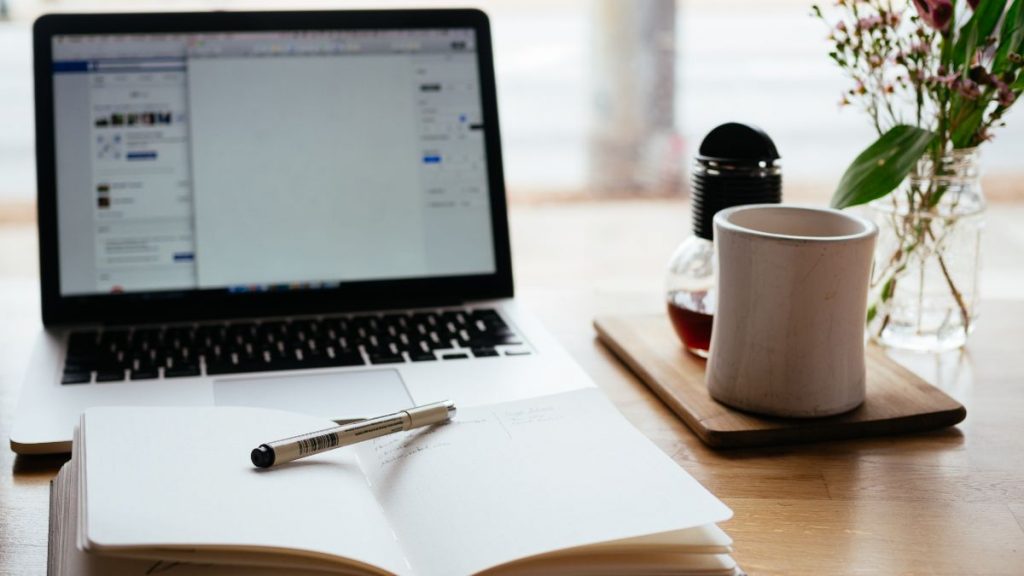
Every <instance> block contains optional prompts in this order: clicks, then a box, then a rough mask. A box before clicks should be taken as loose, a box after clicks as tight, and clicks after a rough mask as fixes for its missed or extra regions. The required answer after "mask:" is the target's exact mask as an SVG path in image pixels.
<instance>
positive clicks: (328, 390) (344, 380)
mask: <svg viewBox="0 0 1024 576" xmlns="http://www.w3.org/2000/svg"><path fill="white" fill-rule="evenodd" d="M213 401H214V404H216V405H218V406H255V407H258V408H275V409H278V410H289V411H292V412H304V413H306V414H314V415H316V416H324V417H326V418H329V419H331V420H354V419H357V418H372V417H375V416H381V415H384V414H390V413H391V412H396V411H398V410H404V409H405V408H409V407H410V406H412V397H410V396H409V392H408V390H406V389H405V384H404V383H403V382H402V378H401V376H399V375H398V371H397V370H387V369H384V370H362V371H357V372H334V373H328V374H324V373H318V374H298V375H293V376H271V375H260V376H249V377H243V378H225V379H219V380H214V382H213Z"/></svg>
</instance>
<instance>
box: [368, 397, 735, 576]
mask: <svg viewBox="0 0 1024 576" xmlns="http://www.w3.org/2000/svg"><path fill="white" fill-rule="evenodd" d="M357 451H358V453H359V457H360V460H361V462H362V465H363V469H364V471H365V472H366V474H367V477H368V478H369V479H370V482H371V484H372V488H373V491H374V493H375V494H376V496H377V499H378V500H379V501H380V503H381V506H382V507H383V509H384V511H385V513H386V514H387V516H388V517H389V518H390V519H391V522H392V525H393V526H394V528H395V532H396V533H397V534H398V538H399V540H400V541H401V542H402V546H403V549H404V550H405V552H406V554H407V556H408V558H409V561H410V563H411V564H412V566H413V568H414V570H415V572H416V574H418V575H421V576H430V575H442V574H464V573H471V572H477V571H480V570H484V569H486V568H488V567H492V566H496V565H499V564H504V563H506V562H510V561H513V560H517V559H520V558H525V557H529V556H533V555H537V554H542V553H547V552H553V551H556V550H562V549H566V548H573V547H578V546H584V545H590V544H594V543H597V542H603V541H608V540H621V539H625V538H632V537H636V536H641V535H645V534H654V533H660V532H667V531H673V530H682V529H686V528H692V527H695V526H701V525H705V524H711V523H714V522H719V521H722V520H725V519H727V518H729V516H730V515H731V511H730V510H729V509H728V508H727V507H726V506H725V505H724V504H722V503H721V502H720V501H719V500H718V499H717V498H715V497H714V496H712V495H711V494H710V493H709V492H707V490H705V489H704V488H703V487H702V486H701V485H700V484H698V483H697V481H696V480H694V479H693V478H692V477H690V475H689V474H687V473H686V472H684V471H683V470H682V469H681V468H679V467H678V466H677V465H676V464H675V463H674V462H672V460H671V459H669V458H668V457H667V456H665V455H664V454H663V453H662V452H661V451H660V450H658V448H657V447H656V446H654V445H653V444H652V443H651V442H650V441H648V440H647V438H645V437H644V436H643V435H642V434H640V432H638V431H637V430H636V429H635V428H633V427H632V426H631V425H630V424H629V423H628V422H627V421H626V420H625V419H624V418H623V417H622V416H621V415H620V414H619V413H618V411H617V410H616V409H615V407H614V406H612V404H611V403H610V402H609V401H608V400H607V399H606V398H605V397H604V395H603V394H601V392H600V391H598V390H593V389H588V390H579V391H574V392H568V393H564V394H558V395H554V396H547V397H542V398H534V399H529V400H523V401H517V402H509V403H505V404H496V405H491V406H480V407H472V408H464V409H463V408H460V410H459V413H458V415H457V416H456V419H455V420H454V421H452V422H450V423H448V424H444V425H439V426H434V427H430V428H422V429H419V430H413V431H410V432H407V433H405V434H401V435H393V436H388V437H384V438H380V439H377V440H375V441H373V442H367V443H364V444H361V445H359V447H358V448H357Z"/></svg>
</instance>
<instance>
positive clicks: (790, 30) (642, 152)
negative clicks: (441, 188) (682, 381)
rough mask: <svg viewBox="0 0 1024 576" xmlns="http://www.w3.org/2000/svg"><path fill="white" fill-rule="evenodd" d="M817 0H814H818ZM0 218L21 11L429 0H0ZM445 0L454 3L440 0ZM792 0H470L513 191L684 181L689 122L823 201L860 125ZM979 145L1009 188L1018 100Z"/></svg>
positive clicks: (30, 193)
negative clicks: (480, 14) (768, 157)
mask: <svg viewBox="0 0 1024 576" xmlns="http://www.w3.org/2000/svg"><path fill="white" fill-rule="evenodd" d="M829 3H830V2H828V1H826V2H825V4H829ZM0 4H2V7H0V222H22V223H24V222H26V221H29V222H30V221H31V220H32V219H33V218H34V198H35V173H34V170H35V166H34V160H33V157H34V152H33V146H34V143H33V141H34V135H33V123H32V122H33V120H32V118H33V102H32V73H31V61H32V54H31V45H30V38H31V27H32V21H33V20H34V19H35V18H36V17H37V16H38V15H39V14H42V13H46V12H60V11H63V12H68V11H72V12H78V11H138V10H208V9H229V10H230V9H298V8H319V9H324V8H367V7H423V6H427V7H441V6H446V5H452V2H451V1H450V0H449V1H447V2H437V1H403V2H392V1H387V0H385V1H375V2H350V1H344V0H333V1H330V2H327V1H322V0H300V1H299V2H295V1H286V0H0ZM456 4H459V5H461V4H462V3H456ZM810 4H811V2H810V1H807V0H678V1H675V0H633V1H628V0H479V1H477V2H475V3H473V5H476V6H478V7H480V8H482V9H483V10H485V11H486V12H487V13H488V14H489V15H490V16H491V21H492V27H493V34H494V42H495V58H496V65H497V81H498V93H499V109H500V118H501V129H502V139H503V145H504V155H505V161H506V181H507V184H508V190H509V195H510V197H511V199H512V201H513V203H515V202H536V201H549V200H567V199H579V198H623V197H638V196H639V197H650V196H659V197H666V196H668V197H671V196H685V195H686V194H687V185H686V181H687V173H688V169H689V165H690V163H691V162H692V156H693V154H694V153H695V151H696V148H697V146H698V145H699V143H700V139H701V138H702V136H703V135H704V134H705V133H706V132H707V131H708V130H710V129H711V128H712V127H714V126H716V125H717V124H719V123H722V122H725V121H729V120H739V121H744V122H749V123H753V124H757V125H759V126H761V127H762V128H763V129H764V130H765V131H767V132H768V134H770V135H771V136H772V138H773V139H774V140H775V142H776V144H777V146H778V149H779V151H780V153H781V154H782V156H783V174H784V182H785V193H784V195H785V198H786V199H789V200H799V201H805V202H815V203H824V202H827V199H828V197H829V195H830V194H831V191H832V189H833V187H834V186H835V183H836V182H838V180H839V177H840V175H841V174H842V172H843V170H844V168H845V167H846V165H847V163H849V161H850V160H851V159H852V158H853V157H854V156H855V155H856V154H857V152H858V151H859V150H861V149H862V148H864V147H865V146H866V145H867V144H868V143H869V142H870V141H871V140H872V139H873V133H872V131H871V129H870V128H869V125H868V120H867V118H866V116H864V115H863V114H862V113H861V112H860V111H858V110H856V109H853V108H842V109H841V108H840V107H839V104H838V102H839V99H840V93H841V92H842V90H843V89H844V88H845V87H846V82H845V81H844V79H843V78H842V76H841V75H840V73H839V71H838V70H837V69H836V68H835V67H834V66H832V65H831V63H830V62H829V60H828V59H827V57H826V43H825V36H826V34H827V31H826V30H825V29H824V27H823V25H822V24H821V23H820V22H819V21H817V20H815V19H812V18H811V17H810V16H809V11H810ZM1007 121H1008V124H1009V126H1008V127H1007V128H1003V129H1001V130H1000V131H999V132H998V133H997V138H996V141H995V142H994V143H992V144H990V145H987V146H986V147H985V151H984V154H985V158H984V167H985V171H986V181H985V191H986V194H987V195H988V196H989V197H990V198H991V199H993V200H997V201H998V200H1000V199H1024V187H1017V188H1016V189H1014V186H1013V184H1014V182H1016V181H1019V180H1020V179H1021V177H1024V164H1022V163H1021V162H1020V156H1021V152H1022V151H1024V106H1018V107H1017V108H1016V109H1015V110H1014V112H1013V113H1012V114H1010V115H1009V116H1008V117H1007Z"/></svg>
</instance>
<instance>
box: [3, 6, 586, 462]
mask: <svg viewBox="0 0 1024 576" xmlns="http://www.w3.org/2000/svg"><path fill="white" fill-rule="evenodd" d="M34 42H35V80H36V130H37V160H38V171H39V172H38V181H39V238H40V264H41V289H42V312H43V324H44V329H43V330H42V331H41V333H40V334H39V335H38V340H37V345H36V346H35V349H34V353H33V356H32V358H31V360H30V365H29V369H28V373H27V375H26V377H25V382H24V387H23V391H22V397H21V401H20V405H19V408H18V411H17V419H16V422H15V424H14V426H13V429H12V432H11V447H12V448H13V449H14V450H15V451H16V452H19V453H26V454H27V453H47V452H62V451H67V450H69V449H70V440H71V434H72V429H73V426H74V425H75V423H76V421H77V417H78V414H79V413H80V412H81V410H82V409H84V408H86V407H88V406H95V405H114V404H116V405H195V406H205V405H247V406H261V407H271V408H280V409H285V410H294V411H301V412H307V413H312V414H318V415H322V416H325V417H327V418H331V419H335V420H351V419H357V418H363V417H369V416H374V415H378V414H383V413H387V412H389V411H394V410H397V409H401V408H405V407H408V406H410V405H413V404H420V403H426V402H431V401H437V400H442V399H452V400H454V401H455V402H456V403H458V404H463V405H470V404H479V403H488V402H494V401H501V400H510V399H516V398H523V397H528V396H535V395H541V394H548V393H554V392H559V391H563V390H568V389H573V388H579V387H586V386H592V385H593V384H592V383H591V382H590V380H589V379H588V378H587V376H586V375H585V374H584V373H583V372H582V371H581V370H580V369H579V367H578V366H576V365H575V364H574V363H573V362H572V360H571V359H570V358H569V357H568V355H567V354H566V353H565V352H564V351H563V350H562V349H561V348H560V347H559V346H558V345H557V344H556V343H555V341H554V340H553V339H552V338H551V336H549V335H548V333H547V332H545V331H544V330H543V328H541V326H540V325H539V324H538V323H537V322H536V321H535V320H534V319H532V318H531V317H530V316H529V315H527V314H525V313H523V311H522V310H521V309H520V308H518V307H517V306H516V304H515V302H514V301H513V299H512V296H513V282H512V265H511V260H510V253H509V238H508V226H507V217H506V206H505V190H504V184H503V176H502V165H501V151H500V142H499V133H498V116H497V105H496V99H495V87H494V70H493V64H492V57H491V40H490V32H489V27H488V22H487V18H486V16H485V15H484V14H483V13H481V12H478V11H474V10H420V11H370V12H290V13H271V12H260V13H201V14H199V13H193V14H189V13H179V14H144V15H142V14H132V15H128V14H104V15H51V16H44V17H43V18H41V19H40V20H39V21H37V23H36V26H35V33H34Z"/></svg>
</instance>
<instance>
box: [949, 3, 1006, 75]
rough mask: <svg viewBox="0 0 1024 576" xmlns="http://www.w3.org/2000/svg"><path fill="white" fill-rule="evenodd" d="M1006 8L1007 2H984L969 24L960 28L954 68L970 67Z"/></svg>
mask: <svg viewBox="0 0 1024 576" xmlns="http://www.w3.org/2000/svg"><path fill="white" fill-rule="evenodd" d="M1004 8H1006V0H984V1H983V2H981V3H979V4H978V8H977V9H976V10H975V11H974V14H971V17H970V19H969V20H967V23H966V24H964V25H963V27H962V28H960V33H959V35H958V37H957V39H956V46H955V47H954V48H953V55H952V58H953V66H954V68H960V67H962V66H970V64H971V59H972V57H973V56H974V51H975V50H977V48H978V44H979V43H981V42H983V41H984V40H985V38H988V37H989V36H990V35H991V34H992V31H993V30H995V29H996V24H998V23H999V17H1000V16H1002V15H1003V9H1004Z"/></svg>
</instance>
